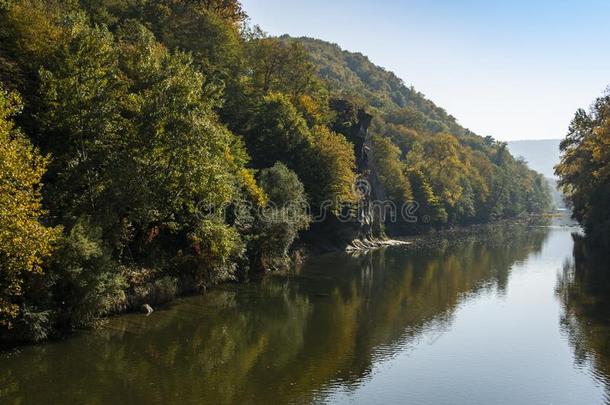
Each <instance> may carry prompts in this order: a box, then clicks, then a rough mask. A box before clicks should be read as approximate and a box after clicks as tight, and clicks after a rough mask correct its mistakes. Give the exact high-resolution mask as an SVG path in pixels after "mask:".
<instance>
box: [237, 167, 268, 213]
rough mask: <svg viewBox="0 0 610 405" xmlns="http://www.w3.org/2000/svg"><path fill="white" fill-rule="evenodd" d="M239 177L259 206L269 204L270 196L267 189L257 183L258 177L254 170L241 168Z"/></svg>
mask: <svg viewBox="0 0 610 405" xmlns="http://www.w3.org/2000/svg"><path fill="white" fill-rule="evenodd" d="M239 177H240V180H241V184H242V186H243V187H244V188H245V189H246V192H247V193H248V195H249V196H250V198H251V199H252V201H254V203H256V204H257V205H258V206H259V207H264V206H265V205H267V202H268V198H267V194H266V193H265V191H264V190H263V189H262V188H260V187H259V186H258V184H256V179H255V178H254V174H253V172H252V170H249V169H241V170H239Z"/></svg>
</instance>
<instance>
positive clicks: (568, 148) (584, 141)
mask: <svg viewBox="0 0 610 405" xmlns="http://www.w3.org/2000/svg"><path fill="white" fill-rule="evenodd" d="M560 147H561V151H562V156H561V162H560V164H559V165H557V167H556V168H555V171H556V173H557V175H558V176H559V177H560V181H559V185H560V186H561V188H562V191H563V192H564V194H565V195H566V196H567V198H568V200H569V203H570V204H571V206H572V209H573V215H574V218H575V219H576V220H578V221H579V222H580V223H582V224H583V225H584V227H585V229H586V231H587V233H589V234H590V235H591V236H592V237H593V239H596V240H598V241H601V242H603V243H605V244H606V245H609V244H610V237H609V236H608V235H609V234H610V232H609V231H610V213H609V212H608V207H610V93H609V92H608V91H607V92H606V94H605V95H603V96H602V97H599V98H598V99H597V100H595V102H594V103H593V105H592V107H591V111H590V112H588V113H587V112H586V111H584V110H582V109H581V110H578V111H577V112H576V114H575V116H574V119H573V120H572V123H571V124H570V128H569V131H568V134H567V136H566V138H565V139H564V140H563V141H562V142H561V145H560Z"/></svg>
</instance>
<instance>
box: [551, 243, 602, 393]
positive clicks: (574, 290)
mask: <svg viewBox="0 0 610 405" xmlns="http://www.w3.org/2000/svg"><path fill="white" fill-rule="evenodd" d="M572 238H573V239H574V250H573V254H572V258H571V259H570V260H567V261H566V262H565V264H564V266H563V271H562V272H561V274H560V276H559V280H558V282H557V295H558V297H559V299H560V301H561V304H562V314H561V327H562V331H563V332H564V333H565V334H566V335H567V336H568V339H569V342H570V345H571V346H572V348H573V349H574V357H575V362H576V364H577V366H578V367H579V368H581V369H589V370H591V373H593V374H594V376H593V377H594V378H595V379H596V380H597V381H599V382H600V383H602V384H603V385H604V387H605V391H606V393H605V399H606V403H610V266H608V259H609V257H608V252H607V251H601V250H600V249H599V248H598V247H593V246H591V245H590V244H588V243H587V241H586V239H585V238H583V237H582V236H581V235H579V234H573V235H572Z"/></svg>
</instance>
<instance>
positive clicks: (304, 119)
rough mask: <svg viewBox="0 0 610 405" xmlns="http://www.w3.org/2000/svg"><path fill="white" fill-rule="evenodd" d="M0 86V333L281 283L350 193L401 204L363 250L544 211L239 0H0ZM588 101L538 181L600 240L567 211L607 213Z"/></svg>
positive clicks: (457, 129)
mask: <svg viewBox="0 0 610 405" xmlns="http://www.w3.org/2000/svg"><path fill="white" fill-rule="evenodd" d="M0 82H1V84H0V85H1V90H0V340H5V341H15V340H19V341H40V340H44V339H46V338H49V337H52V336H53V335H55V334H57V333H60V332H62V331H69V330H73V329H79V328H87V327H92V326H95V325H96V324H97V323H98V322H99V320H100V318H101V317H103V316H105V315H108V314H113V313H118V312H121V311H125V310H129V309H136V308H139V307H140V306H141V305H143V304H145V303H161V302H166V301H169V300H171V299H172V298H174V297H175V296H177V295H181V294H187V293H197V292H202V291H205V290H206V289H207V288H209V287H210V286H213V285H215V284H217V283H220V282H223V281H229V280H235V281H246V280H248V279H249V277H251V276H253V275H254V274H257V273H261V272H265V271H270V270H275V269H282V268H286V267H287V266H290V262H291V256H290V254H291V251H292V249H293V247H294V246H295V243H298V242H299V241H300V240H310V239H312V238H314V239H315V237H316V234H315V232H316V231H319V228H316V227H315V226H314V225H315V224H313V223H312V220H313V213H314V212H316V211H319V210H320V209H322V208H324V209H328V218H327V221H328V223H329V224H330V226H331V227H332V226H339V225H333V224H335V222H333V221H332V219H333V218H336V217H338V216H339V215H341V216H342V217H345V216H347V217H350V216H351V217H353V220H354V222H358V221H359V216H360V212H359V210H358V208H357V207H358V204H359V202H360V201H359V199H361V198H362V196H361V195H360V194H359V193H358V192H357V190H355V187H354V185H355V184H357V183H358V181H360V180H366V181H367V182H368V183H369V184H370V185H371V186H372V187H373V188H374V190H373V191H374V197H375V198H377V199H380V200H388V201H391V202H393V203H395V204H396V205H398V206H400V205H401V204H404V203H407V202H411V201H415V202H416V203H417V207H418V210H417V212H416V214H417V217H418V218H419V219H420V220H418V221H415V222H413V221H405V220H403V219H401V218H398V219H397V220H390V219H386V220H385V221H381V222H379V223H378V227H377V228H376V229H375V230H374V231H372V233H373V234H374V236H375V237H384V236H385V235H390V236H400V235H409V234H417V233H423V232H427V231H429V230H432V229H441V228H446V227H454V226H459V225H469V224H475V223H487V222H491V221H498V220H503V219H512V218H517V217H521V216H524V215H529V214H536V213H541V212H543V211H545V210H546V209H548V208H549V205H550V195H549V190H548V185H547V183H546V181H545V180H544V178H543V177H542V176H541V175H540V174H538V173H536V172H534V171H532V170H530V169H528V167H527V165H526V163H525V162H523V161H521V160H518V159H515V158H514V157H513V156H511V155H510V153H509V151H508V149H507V147H506V144H504V143H502V142H498V141H496V140H495V139H494V138H492V137H491V136H487V137H481V136H478V135H476V134H474V133H472V132H471V131H469V130H467V129H465V128H463V127H461V126H460V125H459V124H458V123H457V121H456V119H455V118H454V117H452V116H451V115H450V114H448V113H447V112H445V111H444V110H443V109H442V108H440V107H438V106H436V105H435V104H434V103H432V102H431V101H429V100H427V99H426V98H425V97H424V95H423V94H421V93H419V92H417V91H416V90H415V89H413V88H409V87H407V86H405V85H404V83H403V82H402V81H401V80H400V79H399V78H398V77H396V76H395V75H394V74H393V73H391V72H388V71H386V70H384V69H382V68H380V67H378V66H375V65H374V64H373V63H371V62H370V61H369V60H368V58H366V57H365V56H363V55H361V54H357V53H350V52H347V51H343V50H341V49H340V48H339V47H338V46H337V45H334V44H330V43H327V42H323V41H320V40H314V39H309V38H290V37H285V36H284V37H270V36H268V35H267V34H266V33H265V32H264V31H263V30H262V29H261V28H259V27H257V26H252V25H251V24H250V22H249V20H248V17H247V14H246V12H245V10H244V9H243V8H242V6H241V4H240V3H239V2H238V1H237V0H80V1H78V0H47V1H43V0H0ZM607 100H608V98H605V99H603V100H601V101H599V102H598V103H597V104H596V106H597V105H598V104H599V109H596V110H595V111H594V113H593V114H592V115H587V114H584V113H579V114H577V117H576V118H575V121H574V123H573V125H572V129H571V135H570V136H569V137H568V139H567V140H566V141H564V145H562V147H563V148H564V150H566V151H568V152H567V153H566V155H565V156H564V162H563V163H562V166H561V167H560V168H559V169H558V170H559V174H560V175H561V176H562V178H563V180H562V181H563V184H564V186H565V187H566V188H569V190H570V192H571V193H570V195H571V196H572V199H573V201H574V205H575V207H576V215H577V217H578V218H579V219H582V220H583V222H584V223H585V224H586V225H587V224H588V226H589V227H591V228H592V227H593V225H592V224H597V223H599V220H600V218H601V217H602V216H603V215H605V216H604V217H603V218H605V224H606V225H605V226H606V230H607V229H608V224H609V222H608V221H609V219H608V215H607V213H605V214H604V213H603V212H601V211H603V210H601V211H600V210H593V211H590V212H589V211H587V213H586V214H585V212H584V211H582V210H583V209H584V208H583V207H584V206H586V207H589V205H590V200H588V199H586V198H584V197H583V193H587V196H590V197H589V198H590V199H591V201H595V200H597V201H601V200H600V199H601V198H605V200H604V201H606V203H605V205H606V206H608V204H607V202H608V198H610V195H609V194H608V190H609V188H608V187H607V179H608V175H609V174H610V172H608V166H607V162H608V150H610V149H609V148H608V147H609V146H610V145H608V136H607V134H606V135H604V134H605V132H603V131H602V130H600V129H599V128H606V127H607V110H608V105H610V104H609V103H608V101H607ZM602 124H603V125H602ZM604 125H605V126H604ZM596 134H599V137H600V138H599V139H597V138H596V136H597V135H596ZM585 139H586V140H587V141H586V142H584V140H585ZM596 139H597V140H596ZM604 139H605V141H604ZM583 142H584V144H586V146H583V147H582V148H581V147H580V145H581V144H583ZM604 142H605V144H604ZM589 156H595V157H596V158H599V161H600V162H602V161H603V162H605V163H606V166H605V169H601V166H591V167H589V166H587V167H586V169H587V170H589V171H587V172H585V171H584V169H585V168H583V166H582V165H585V164H588V162H589V160H587V159H588V157H589ZM604 159H605V160H604ZM591 175H594V176H599V179H600V182H599V183H598V182H590V183H587V184H586V186H584V183H580V181H582V180H583V179H586V178H589V177H590V176H591ZM603 181H605V183H603ZM604 184H605V186H604ZM595 187H597V188H595ZM590 188H595V190H596V192H597V193H598V194H595V196H594V195H593V194H589V192H590V191H592V189H590ZM295 206H296V207H305V206H306V207H308V209H304V210H295V209H294V207H295ZM599 207H603V206H602V205H600V206H599ZM269 218H274V220H269ZM424 219H425V220H424ZM360 220H361V219H360ZM312 233H313V234H312Z"/></svg>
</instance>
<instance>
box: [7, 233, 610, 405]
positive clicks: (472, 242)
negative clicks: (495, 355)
mask: <svg viewBox="0 0 610 405" xmlns="http://www.w3.org/2000/svg"><path fill="white" fill-rule="evenodd" d="M547 235H548V229H545V228H530V229H527V230H526V229H520V230H515V229H514V228H501V229H496V230H494V231H493V232H488V233H487V234H485V235H479V236H469V237H466V238H464V240H461V241H460V243H457V244H451V243H445V244H441V245H439V246H437V247H436V248H434V249H425V250H421V251H408V250H404V249H401V248H388V249H386V250H379V251H374V252H371V253H368V254H365V255H362V256H360V257H351V256H349V255H343V254H341V255H327V256H321V257H316V258H312V259H311V260H309V261H308V262H307V263H306V265H305V266H304V267H303V268H301V269H300V270H299V271H298V272H297V273H296V274H292V275H289V276H274V277H267V278H265V279H264V280H262V281H261V282H259V283H253V284H247V285H226V286H223V287H221V288H219V289H216V290H214V291H211V292H209V293H208V294H206V295H205V296H202V297H193V298H187V299H182V300H179V301H178V302H176V304H175V305H173V306H172V307H170V308H169V309H167V310H164V311H158V312H155V313H153V314H152V315H151V316H150V317H143V316H141V315H126V316H121V317H117V318H113V319H110V320H109V321H108V323H107V325H106V327H105V328H104V329H102V330H98V331H93V332H88V333H83V334H80V335H79V336H77V337H75V338H72V339H69V340H66V341H62V342H55V343H50V344H47V345H41V346H35V347H26V348H23V349H21V350H20V351H19V352H15V353H5V354H4V355H3V357H0V402H2V403H7V402H8V403H12V402H14V403H90V404H96V403H112V402H114V403H130V404H138V403H147V404H150V403H176V402H179V403H185V404H186V403H214V404H217V403H254V402H256V403H303V402H311V401H323V400H324V398H325V397H326V395H327V394H328V392H329V391H330V390H332V389H333V388H336V387H341V388H343V389H345V390H348V391H349V390H350V389H355V388H356V387H357V386H359V385H360V384H361V383H362V382H363V381H364V380H366V379H367V378H370V376H371V373H372V369H373V366H374V365H375V364H376V363H377V362H379V361H382V360H383V359H385V358H390V357H392V356H393V355H394V354H395V353H396V352H397V351H399V350H405V348H408V346H409V345H410V344H414V343H415V342H417V341H418V339H434V336H435V334H436V333H442V331H443V330H444V329H445V328H448V327H449V326H450V325H451V323H452V317H453V314H454V312H455V310H456V308H457V307H458V306H459V305H460V304H461V303H463V302H466V301H468V300H470V299H473V298H474V297H477V296H478V295H480V294H484V293H486V292H489V291H494V292H495V293H497V294H502V291H504V289H505V288H506V285H507V281H508V279H509V273H510V269H511V267H512V266H513V264H515V263H516V262H520V261H523V260H525V259H526V258H527V257H528V256H529V255H531V254H532V253H535V252H539V251H540V250H541V248H542V246H543V244H544V241H545V239H546V237H547ZM572 278H576V277H572ZM570 280H571V279H570ZM567 284H570V283H567ZM571 284H574V283H573V282H572V283H571ZM572 289H573V288H572ZM562 294H563V295H565V296H566V299H565V301H566V307H567V311H566V321H565V322H566V328H568V329H569V330H570V331H574V330H578V331H579V332H570V333H574V334H576V333H585V332H581V331H580V330H582V329H583V326H582V325H580V324H579V322H578V320H577V319H575V318H579V317H581V316H582V315H581V313H582V312H585V309H583V308H582V307H583V303H581V302H577V301H578V300H579V299H580V298H578V297H579V296H578V295H577V292H572V293H569V294H568V293H562ZM563 295H562V296H563ZM567 297H571V298H567ZM574 297H576V298H574ZM586 333H589V332H586ZM596 339H599V340H596ZM583 340H584V339H579V342H581V343H579V344H580V345H582V347H581V346H578V350H579V351H581V352H582V356H583V357H586V358H590V357H593V358H594V359H593V360H592V361H598V362H600V366H599V367H600V368H601V367H608V365H607V364H606V363H605V362H604V363H603V364H602V361H601V360H598V359H597V358H596V357H595V355H593V354H589V353H595V352H596V351H600V352H602V351H603V352H604V353H607V351H608V346H607V344H606V343H607V340H605V339H602V336H601V335H599V336H598V335H597V334H593V335H591V337H588V338H587V342H586V343H584V342H583ZM589 340H590V341H589ZM587 356H588V357H587Z"/></svg>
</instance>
